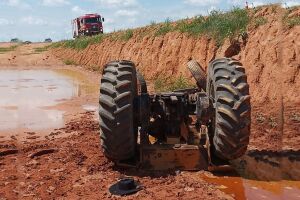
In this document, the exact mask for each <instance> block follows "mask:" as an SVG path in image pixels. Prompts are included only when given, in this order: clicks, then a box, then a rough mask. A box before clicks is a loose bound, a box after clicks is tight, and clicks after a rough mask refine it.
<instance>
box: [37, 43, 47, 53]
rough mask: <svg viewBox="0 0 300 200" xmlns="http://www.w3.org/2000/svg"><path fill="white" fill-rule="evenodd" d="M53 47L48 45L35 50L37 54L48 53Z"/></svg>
mask: <svg viewBox="0 0 300 200" xmlns="http://www.w3.org/2000/svg"><path fill="white" fill-rule="evenodd" d="M50 46H51V45H48V46H44V47H37V48H34V52H35V53H42V52H44V51H48V49H49V47H50Z"/></svg>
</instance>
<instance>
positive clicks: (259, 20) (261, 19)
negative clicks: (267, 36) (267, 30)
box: [254, 17, 268, 28]
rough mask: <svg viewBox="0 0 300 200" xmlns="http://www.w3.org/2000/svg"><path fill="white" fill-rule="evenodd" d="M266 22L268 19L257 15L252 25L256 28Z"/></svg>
mask: <svg viewBox="0 0 300 200" xmlns="http://www.w3.org/2000/svg"><path fill="white" fill-rule="evenodd" d="M267 22H268V20H267V19H266V18H264V17H257V18H255V19H254V27H255V28H257V27H259V26H261V25H264V24H266V23H267Z"/></svg>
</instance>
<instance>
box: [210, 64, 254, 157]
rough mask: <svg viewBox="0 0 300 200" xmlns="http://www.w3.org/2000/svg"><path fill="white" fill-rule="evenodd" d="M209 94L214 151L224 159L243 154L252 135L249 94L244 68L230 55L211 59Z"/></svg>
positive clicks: (211, 136)
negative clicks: (211, 107) (211, 108)
mask: <svg viewBox="0 0 300 200" xmlns="http://www.w3.org/2000/svg"><path fill="white" fill-rule="evenodd" d="M207 95H208V97H209V98H210V100H211V105H213V110H214V114H213V115H212V116H213V117H212V120H211V127H210V134H211V135H210V138H211V139H212V140H211V143H212V152H213V154H215V155H216V156H217V157H219V158H221V159H224V160H232V159H236V158H239V157H241V156H242V155H243V154H244V153H245V152H246V150H247V146H248V144H249V136H250V110H251V107H250V95H249V85H248V84H247V77H246V74H245V69H244V68H243V67H242V65H241V63H239V62H238V61H236V60H233V59H230V58H221V59H216V60H214V61H213V62H211V63H210V65H209V69H208V77H207Z"/></svg>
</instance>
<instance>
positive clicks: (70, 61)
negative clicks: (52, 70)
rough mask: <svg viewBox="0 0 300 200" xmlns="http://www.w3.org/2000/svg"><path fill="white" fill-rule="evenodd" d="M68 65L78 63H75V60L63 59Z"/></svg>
mask: <svg viewBox="0 0 300 200" xmlns="http://www.w3.org/2000/svg"><path fill="white" fill-rule="evenodd" d="M63 62H64V63H65V64H66V65H76V63H75V61H73V60H68V59H67V60H64V61H63Z"/></svg>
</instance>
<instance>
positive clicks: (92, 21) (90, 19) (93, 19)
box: [84, 17, 100, 24]
mask: <svg viewBox="0 0 300 200" xmlns="http://www.w3.org/2000/svg"><path fill="white" fill-rule="evenodd" d="M84 21H85V23H86V24H91V23H98V22H100V18H98V17H95V18H86V19H84Z"/></svg>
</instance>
